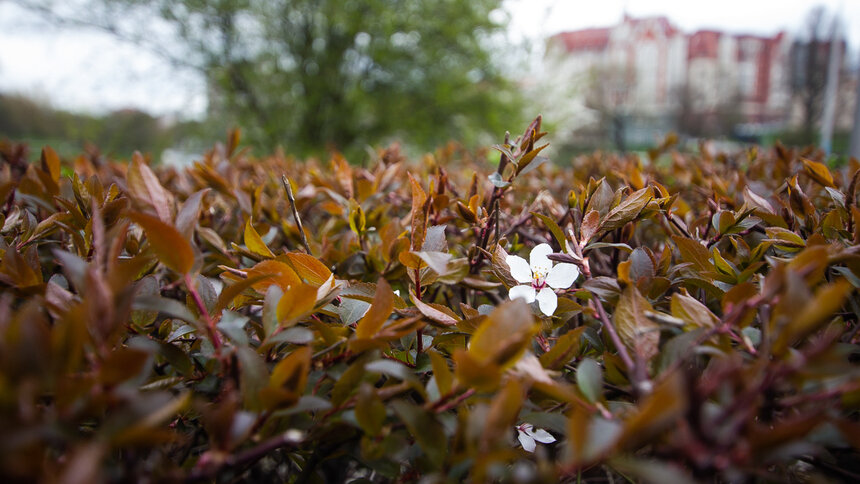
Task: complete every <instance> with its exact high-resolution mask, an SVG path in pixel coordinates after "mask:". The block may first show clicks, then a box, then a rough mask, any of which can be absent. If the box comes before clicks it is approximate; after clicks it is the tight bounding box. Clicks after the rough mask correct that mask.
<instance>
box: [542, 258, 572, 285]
mask: <svg viewBox="0 0 860 484" xmlns="http://www.w3.org/2000/svg"><path fill="white" fill-rule="evenodd" d="M577 277H579V268H578V267H576V265H575V264H567V263H564V262H563V263H561V264H556V265H555V267H553V268H552V269H551V270H550V271H549V275H548V276H546V283H547V284H548V285H549V287H551V288H553V289H567V288H568V287H570V286H571V285H572V284H573V281H575V280H576V278H577Z"/></svg>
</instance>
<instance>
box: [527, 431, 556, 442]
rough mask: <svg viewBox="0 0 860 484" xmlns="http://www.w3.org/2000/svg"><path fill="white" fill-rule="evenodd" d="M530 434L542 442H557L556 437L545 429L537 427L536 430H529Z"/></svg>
mask: <svg viewBox="0 0 860 484" xmlns="http://www.w3.org/2000/svg"><path fill="white" fill-rule="evenodd" d="M528 434H529V435H530V436H531V437H532V438H533V439H535V440H536V441H538V442H540V443H541V444H551V443H553V442H555V437H553V436H552V434H551V433H549V432H547V431H546V430H544V429H535V430H534V431H531V432H528Z"/></svg>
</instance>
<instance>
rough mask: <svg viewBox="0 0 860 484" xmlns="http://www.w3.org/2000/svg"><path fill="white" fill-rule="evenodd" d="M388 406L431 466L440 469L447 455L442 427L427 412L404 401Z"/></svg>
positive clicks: (394, 402) (446, 441)
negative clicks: (419, 447)
mask: <svg viewBox="0 0 860 484" xmlns="http://www.w3.org/2000/svg"><path fill="white" fill-rule="evenodd" d="M390 405H391V408H392V409H393V410H394V413H396V414H397V417H398V418H399V419H400V421H401V422H403V423H404V424H405V425H406V428H407V429H409V433H410V434H412V437H414V438H415V441H416V442H418V445H420V446H421V449H422V450H423V451H424V454H425V455H426V456H427V458H428V459H429V460H430V462H431V463H432V464H433V466H434V467H436V468H440V467H442V465H443V464H444V463H445V456H446V455H447V453H448V452H447V451H448V439H447V437H446V436H445V431H444V427H443V426H442V425H440V424H439V422H438V421H437V420H436V418H435V417H434V416H433V415H432V414H430V413H429V412H428V411H426V410H424V409H423V408H422V407H419V406H416V405H413V404H411V403H409V402H407V401H405V400H395V401H393V402H391V404H390Z"/></svg>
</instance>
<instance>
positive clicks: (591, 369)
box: [576, 358, 603, 403]
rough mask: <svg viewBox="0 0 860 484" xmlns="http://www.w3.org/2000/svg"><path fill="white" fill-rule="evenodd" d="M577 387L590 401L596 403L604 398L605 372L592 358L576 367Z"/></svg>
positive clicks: (586, 359)
mask: <svg viewBox="0 0 860 484" xmlns="http://www.w3.org/2000/svg"><path fill="white" fill-rule="evenodd" d="M576 385H577V386H578V387H579V390H580V391H581V392H582V394H583V395H584V396H585V398H587V399H588V401H589V402H591V403H595V402H597V401H599V400H600V399H601V397H602V396H603V370H601V369H600V365H598V364H597V362H596V361H594V360H592V359H591V358H585V359H584V360H582V361H580V362H579V365H577V367H576Z"/></svg>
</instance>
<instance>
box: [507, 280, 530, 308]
mask: <svg viewBox="0 0 860 484" xmlns="http://www.w3.org/2000/svg"><path fill="white" fill-rule="evenodd" d="M508 297H510V298H511V299H517V298H519V299H522V300H523V301H525V302H527V303H529V304H531V303H533V302H535V288H533V287H531V286H526V285H525V284H523V285H520V286H514V287H512V288H511V290H510V292H508Z"/></svg>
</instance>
